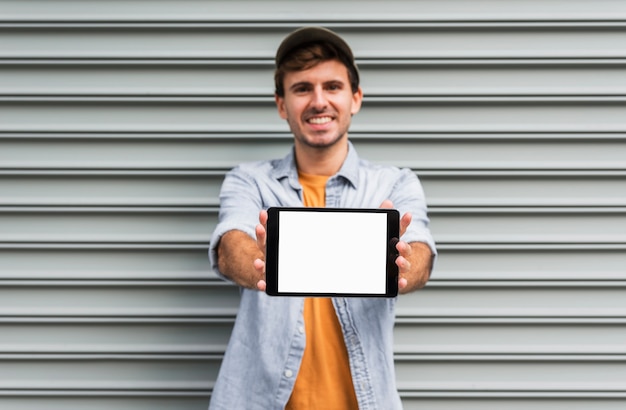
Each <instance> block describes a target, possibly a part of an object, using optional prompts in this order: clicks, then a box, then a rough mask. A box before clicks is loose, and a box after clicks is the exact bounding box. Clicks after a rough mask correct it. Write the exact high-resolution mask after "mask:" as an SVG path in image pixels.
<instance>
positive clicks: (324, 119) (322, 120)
mask: <svg viewBox="0 0 626 410" xmlns="http://www.w3.org/2000/svg"><path fill="white" fill-rule="evenodd" d="M331 121H332V118H330V117H319V118H311V119H309V122H310V123H311V124H326V123H327V122H331Z"/></svg>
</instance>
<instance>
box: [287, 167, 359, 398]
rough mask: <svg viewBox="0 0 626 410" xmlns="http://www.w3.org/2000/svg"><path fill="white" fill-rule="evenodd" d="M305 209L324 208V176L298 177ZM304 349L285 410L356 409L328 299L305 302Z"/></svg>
mask: <svg viewBox="0 0 626 410" xmlns="http://www.w3.org/2000/svg"><path fill="white" fill-rule="evenodd" d="M298 177H299V179H300V183H301V184H302V187H303V188H304V191H303V197H304V205H305V206H313V207H324V206H325V205H326V182H327V181H328V178H329V177H327V176H318V175H307V174H303V173H298ZM304 327H305V329H306V347H305V349H304V355H303V357H302V363H301V364H300V371H299V372H298V376H297V378H296V383H295V385H294V388H293V392H292V393H291V397H290V398H289V402H288V403H287V406H286V407H285V410H302V409H328V410H335V409H336V410H351V409H358V408H359V405H358V402H357V399H356V394H355V392H354V385H353V384H352V374H351V373H350V361H349V359H348V351H347V350H346V344H345V341H344V340H343V332H342V330H341V325H340V324H339V319H338V318H337V313H336V312H335V308H334V306H333V302H332V299H330V298H306V299H305V300H304Z"/></svg>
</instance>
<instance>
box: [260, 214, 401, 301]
mask: <svg viewBox="0 0 626 410" xmlns="http://www.w3.org/2000/svg"><path fill="white" fill-rule="evenodd" d="M293 211H296V212H344V213H349V212H357V213H383V214H386V215H387V254H386V257H387V258H386V264H385V266H386V272H385V273H384V274H385V276H386V280H385V284H386V289H385V293H318V292H279V291H278V281H279V266H278V260H279V254H278V253H279V242H280V240H281V238H280V237H279V228H280V215H281V213H283V212H293ZM267 213H268V220H267V242H266V261H265V269H266V280H265V281H266V285H267V286H266V293H267V294H268V295H270V296H305V297H383V298H391V297H396V296H397V295H398V266H397V265H396V263H395V260H396V258H397V256H398V251H397V250H396V244H397V243H398V238H399V236H400V214H399V212H398V211H397V210H396V209H383V208H375V209H370V208H364V209H361V208H313V207H302V208H296V207H271V208H269V209H268V210H267ZM334 234H342V233H340V232H339V233H334ZM344 235H345V236H346V240H354V238H350V233H349V232H346V233H344Z"/></svg>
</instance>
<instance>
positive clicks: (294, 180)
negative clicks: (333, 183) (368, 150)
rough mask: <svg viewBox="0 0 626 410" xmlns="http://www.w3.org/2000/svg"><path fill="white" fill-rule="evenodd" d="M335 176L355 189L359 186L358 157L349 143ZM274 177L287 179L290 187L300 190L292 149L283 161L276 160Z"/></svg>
mask: <svg viewBox="0 0 626 410" xmlns="http://www.w3.org/2000/svg"><path fill="white" fill-rule="evenodd" d="M336 176H340V177H343V178H345V179H346V180H347V181H348V182H350V184H352V186H354V187H355V188H356V187H357V186H358V184H359V156H358V154H357V152H356V149H355V148H354V145H352V142H350V141H348V156H347V157H346V159H345V161H344V162H343V165H342V166H341V169H339V172H337V174H336ZM274 177H275V178H276V179H282V178H289V183H290V185H291V186H292V187H294V188H296V189H300V188H301V185H300V182H298V169H297V167H296V156H295V152H294V148H293V147H292V148H291V150H290V151H289V153H288V154H287V155H286V156H285V157H284V158H283V159H280V160H277V162H276V163H275V165H274Z"/></svg>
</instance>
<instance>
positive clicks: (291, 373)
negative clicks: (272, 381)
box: [285, 369, 293, 377]
mask: <svg viewBox="0 0 626 410" xmlns="http://www.w3.org/2000/svg"><path fill="white" fill-rule="evenodd" d="M291 376H293V372H292V371H291V370H289V369H287V370H285V377H291Z"/></svg>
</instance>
